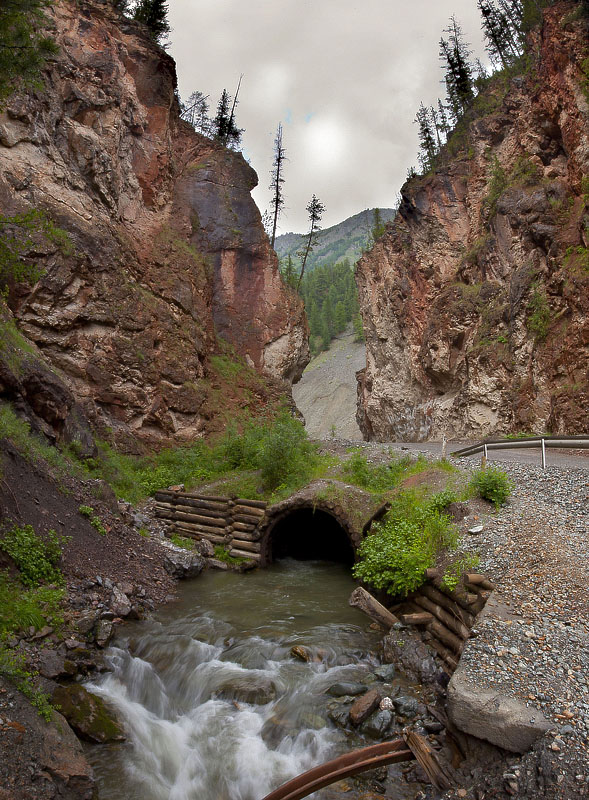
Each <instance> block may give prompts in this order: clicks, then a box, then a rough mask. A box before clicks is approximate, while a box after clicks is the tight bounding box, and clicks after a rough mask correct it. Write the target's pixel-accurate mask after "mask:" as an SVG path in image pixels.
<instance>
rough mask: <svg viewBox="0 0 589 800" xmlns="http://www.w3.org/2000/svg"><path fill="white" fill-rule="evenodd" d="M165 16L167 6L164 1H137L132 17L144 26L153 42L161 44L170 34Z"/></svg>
mask: <svg viewBox="0 0 589 800" xmlns="http://www.w3.org/2000/svg"><path fill="white" fill-rule="evenodd" d="M167 14H168V5H167V3H166V2H164V0H139V3H138V4H137V5H136V7H135V11H134V12H133V17H134V18H135V19H136V20H137V22H141V23H143V25H145V26H146V28H147V30H148V31H149V35H150V36H151V38H152V39H153V40H154V41H155V42H157V43H158V44H162V42H163V40H164V39H166V38H167V36H168V34H169V33H170V25H169V23H168V19H167Z"/></svg>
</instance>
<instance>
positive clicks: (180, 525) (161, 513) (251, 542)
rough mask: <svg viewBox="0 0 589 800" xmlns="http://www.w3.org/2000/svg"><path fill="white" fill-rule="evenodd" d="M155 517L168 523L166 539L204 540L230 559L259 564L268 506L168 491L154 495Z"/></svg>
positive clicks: (229, 498) (251, 501)
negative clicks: (217, 547)
mask: <svg viewBox="0 0 589 800" xmlns="http://www.w3.org/2000/svg"><path fill="white" fill-rule="evenodd" d="M155 501H156V506H155V514H156V516H157V517H158V518H159V519H161V520H163V521H164V522H165V523H166V535H167V536H172V535H173V534H177V535H178V536H185V537H187V538H190V539H196V540H200V539H205V540H207V541H208V542H210V543H211V544H212V545H213V546H215V545H221V546H222V547H224V548H225V549H226V550H227V551H228V553H229V555H231V556H233V557H236V558H248V559H250V560H253V561H260V560H261V554H260V535H261V534H260V524H261V523H262V522H263V521H264V517H265V514H266V505H267V504H266V503H264V502H261V501H258V500H241V499H237V498H233V497H214V496H212V495H198V494H191V493H189V492H176V491H174V490H173V489H165V490H161V491H159V492H156V494H155Z"/></svg>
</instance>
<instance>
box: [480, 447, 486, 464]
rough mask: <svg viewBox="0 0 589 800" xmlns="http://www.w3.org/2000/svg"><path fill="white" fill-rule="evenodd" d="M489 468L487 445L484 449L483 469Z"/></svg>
mask: <svg viewBox="0 0 589 800" xmlns="http://www.w3.org/2000/svg"><path fill="white" fill-rule="evenodd" d="M486 466H487V445H484V447H483V457H482V458H481V469H485V467H486Z"/></svg>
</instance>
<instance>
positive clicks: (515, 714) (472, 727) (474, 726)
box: [448, 668, 550, 753]
mask: <svg viewBox="0 0 589 800" xmlns="http://www.w3.org/2000/svg"><path fill="white" fill-rule="evenodd" d="M448 716H449V718H450V720H451V721H452V722H453V723H454V725H456V727H457V728H459V729H460V730H461V731H464V732H465V733H469V734H471V736H476V737H477V738H479V739H486V741H488V742H491V744H495V745H497V746H498V747H503V748H504V749H505V750H511V751H512V752H514V753H524V752H525V751H526V750H529V748H530V747H531V746H532V745H533V744H534V742H535V741H536V739H538V738H539V737H540V736H542V735H543V734H544V733H546V731H547V730H548V729H549V728H550V723H549V721H548V720H547V719H546V718H545V717H544V715H543V714H542V713H541V712H540V711H538V710H537V709H533V708H527V707H526V706H525V705H524V704H523V703H520V702H519V701H518V700H515V699H514V698H513V697H506V696H505V695H502V694H500V693H499V692H498V691H496V690H490V689H482V688H481V687H479V686H474V685H472V684H470V683H469V682H468V681H467V680H466V678H465V677H464V676H463V674H462V671H461V670H460V668H459V669H458V670H457V671H456V672H455V673H454V675H453V676H452V679H451V680H450V683H449V684H448Z"/></svg>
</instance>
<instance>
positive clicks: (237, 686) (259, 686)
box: [217, 674, 276, 706]
mask: <svg viewBox="0 0 589 800" xmlns="http://www.w3.org/2000/svg"><path fill="white" fill-rule="evenodd" d="M217 695H218V696H220V697H226V698H227V699H229V700H237V701H238V702H242V703H251V704H252V705H259V706H264V705H266V704H267V703H270V702H271V701H272V700H274V698H275V697H276V685H275V683H274V681H271V680H270V678H266V677H264V676H263V675H262V676H255V675H251V674H248V675H244V676H241V675H238V676H235V677H232V678H227V679H226V680H225V681H224V682H223V683H222V684H221V685H220V686H219V687H218V688H217Z"/></svg>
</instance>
